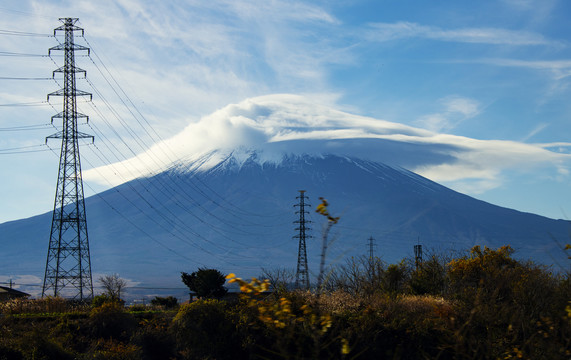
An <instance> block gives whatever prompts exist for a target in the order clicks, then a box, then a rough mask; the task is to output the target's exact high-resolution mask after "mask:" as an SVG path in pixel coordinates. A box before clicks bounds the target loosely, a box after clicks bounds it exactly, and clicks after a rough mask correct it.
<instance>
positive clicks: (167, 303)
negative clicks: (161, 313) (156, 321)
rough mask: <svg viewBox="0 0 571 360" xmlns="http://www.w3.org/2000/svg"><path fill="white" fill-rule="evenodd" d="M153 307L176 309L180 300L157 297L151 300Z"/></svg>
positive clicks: (172, 297)
mask: <svg viewBox="0 0 571 360" xmlns="http://www.w3.org/2000/svg"><path fill="white" fill-rule="evenodd" d="M151 305H153V306H160V307H162V308H164V309H174V308H176V307H177V306H178V300H177V298H175V297H174V296H167V297H160V296H156V297H155V298H154V299H153V300H151Z"/></svg>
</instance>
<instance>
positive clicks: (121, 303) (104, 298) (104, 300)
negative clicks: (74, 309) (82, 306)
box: [91, 294, 125, 307]
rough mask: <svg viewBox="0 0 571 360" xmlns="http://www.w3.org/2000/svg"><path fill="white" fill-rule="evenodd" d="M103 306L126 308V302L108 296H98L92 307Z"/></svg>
mask: <svg viewBox="0 0 571 360" xmlns="http://www.w3.org/2000/svg"><path fill="white" fill-rule="evenodd" d="M103 304H117V305H118V306H124V305H125V301H124V300H121V299H119V298H117V297H114V296H110V295H108V294H101V295H97V296H95V297H94V298H93V300H92V301H91V306H93V307H100V306H101V305H103Z"/></svg>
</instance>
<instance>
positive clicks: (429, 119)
mask: <svg viewBox="0 0 571 360" xmlns="http://www.w3.org/2000/svg"><path fill="white" fill-rule="evenodd" d="M438 102H439V103H440V104H441V105H442V107H443V110H442V111H441V112H438V113H433V114H429V115H424V116H422V117H420V118H419V119H418V120H417V121H416V124H417V125H418V126H420V127H422V128H425V129H428V130H431V131H435V132H449V131H451V130H452V129H454V128H455V127H456V126H458V125H459V124H460V123H461V122H462V121H464V120H466V119H470V118H473V117H475V116H477V115H478V114H479V113H480V103H479V102H478V101H476V100H474V99H470V98H466V97H461V96H447V97H445V98H442V99H440V100H439V101H438Z"/></svg>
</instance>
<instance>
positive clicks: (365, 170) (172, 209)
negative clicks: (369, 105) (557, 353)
mask: <svg viewBox="0 0 571 360" xmlns="http://www.w3.org/2000/svg"><path fill="white" fill-rule="evenodd" d="M221 156H222V155H221V154H220V153H211V154H209V155H208V156H205V157H203V158H201V159H199V160H198V161H196V162H191V163H188V162H187V163H179V164H178V165H176V166H173V167H172V168H171V169H169V170H168V171H165V172H162V173H160V174H157V175H155V176H151V177H147V178H140V179H136V180H132V181H130V182H127V183H124V184H122V185H119V186H118V187H116V188H113V189H110V190H108V191H106V192H104V193H102V194H99V195H97V196H92V197H90V198H88V199H87V200H86V207H87V213H88V229H89V236H90V238H89V239H90V244H91V254H92V255H91V256H92V267H93V272H94V273H95V274H102V273H115V272H116V273H119V274H120V275H121V276H123V277H125V278H127V279H129V280H130V281H133V282H136V283H139V284H142V285H146V286H154V287H164V286H167V287H168V286H170V287H173V286H175V287H176V286H180V278H179V275H180V272H181V271H187V272H188V271H194V270H196V269H197V268H198V267H204V266H206V267H213V268H218V269H220V270H222V271H224V272H234V273H236V274H239V275H241V276H257V275H259V274H260V273H261V268H266V269H275V268H281V267H286V268H295V266H296V261H297V250H298V243H297V240H296V239H293V238H292V237H293V236H294V235H296V231H295V230H294V229H295V227H296V226H297V225H296V224H294V223H293V221H295V220H297V219H298V217H297V215H296V214H295V211H296V210H297V209H296V208H294V206H293V205H294V204H297V203H298V201H299V200H296V196H299V193H298V190H305V191H306V195H307V196H308V197H309V199H308V201H307V203H309V204H311V205H312V207H308V208H307V210H308V211H309V214H308V215H307V217H306V218H307V219H308V220H310V221H312V223H311V224H308V226H309V227H311V228H312V230H310V231H309V232H308V235H312V236H313V238H308V239H307V249H308V258H309V264H310V269H311V270H312V271H316V269H317V265H318V256H319V248H320V242H321V240H320V236H321V229H322V226H323V224H324V223H325V221H326V219H325V218H324V217H322V216H320V215H318V214H316V213H315V212H314V211H313V210H314V208H315V206H316V205H318V203H319V200H318V197H320V196H323V197H325V198H327V200H328V201H329V203H330V209H329V210H330V212H331V214H332V215H334V216H340V218H341V219H340V221H339V223H338V224H337V225H335V226H334V227H333V231H332V234H331V239H332V241H333V242H332V244H331V246H330V247H329V249H330V251H329V253H328V257H327V259H328V260H327V262H328V264H340V263H343V262H344V261H345V259H346V258H348V257H351V256H359V255H365V254H367V252H368V245H367V239H368V238H369V237H370V236H372V237H373V238H374V239H375V244H376V247H375V254H376V255H378V256H380V257H382V258H383V259H384V260H385V261H388V262H394V261H398V260H400V259H402V258H404V257H411V256H412V255H413V246H414V245H416V244H418V243H420V244H422V245H424V249H426V250H429V249H432V250H434V251H448V250H466V249H469V248H470V247H471V246H473V245H476V244H478V245H488V246H492V247H498V246H501V245H507V244H510V245H511V246H512V247H514V248H515V249H516V250H517V255H518V256H520V257H524V258H528V257H531V258H533V259H535V260H536V261H540V262H543V263H548V264H553V263H555V264H558V263H561V264H565V263H564V254H563V252H562V251H561V250H560V248H559V245H558V241H559V244H561V243H563V242H564V241H566V237H567V236H568V234H569V229H570V223H569V222H568V221H562V220H553V219H549V218H545V217H541V216H537V215H533V214H527V213H521V212H518V211H514V210H510V209H506V208H501V207H498V206H494V205H491V204H488V203H485V202H483V201H479V200H475V199H473V198H471V197H468V196H466V195H463V194H460V193H457V192H455V191H452V190H450V189H448V188H446V187H443V186H441V185H438V184H437V183H434V182H432V181H430V180H427V179H426V178H423V177H421V176H419V175H416V174H414V173H412V172H410V171H408V170H404V169H402V168H394V167H390V166H387V165H383V164H381V163H377V162H373V161H368V160H361V159H357V158H351V157H340V156H336V155H323V156H309V155H306V156H296V155H290V156H285V157H284V158H283V159H282V160H281V161H280V162H278V163H276V162H265V163H264V162H260V161H259V154H258V153H256V152H251V153H249V154H245V153H240V154H225V157H224V158H223V159H222V160H221V161H220V162H218V163H217V164H216V165H215V166H210V165H209V166H208V169H206V170H204V169H202V168H201V166H203V165H204V164H210V162H211V160H212V159H213V158H219V157H221ZM50 221H51V214H49V213H48V214H43V215H39V216H36V217H32V218H29V219H23V220H19V221H14V222H8V223H4V224H0V233H1V234H2V244H3V251H2V252H1V255H0V256H1V259H0V262H1V263H2V264H3V265H2V268H3V272H4V274H6V275H28V276H35V277H37V278H42V276H43V270H44V266H45V255H46V252H47V244H48V234H49V226H50ZM6 272H8V273H6ZM151 291H152V290H151Z"/></svg>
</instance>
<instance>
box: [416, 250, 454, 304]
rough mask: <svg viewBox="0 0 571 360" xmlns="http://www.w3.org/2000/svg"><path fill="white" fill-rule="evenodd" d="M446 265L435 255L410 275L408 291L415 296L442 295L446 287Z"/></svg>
mask: <svg viewBox="0 0 571 360" xmlns="http://www.w3.org/2000/svg"><path fill="white" fill-rule="evenodd" d="M446 282H447V279H446V265H445V263H444V261H443V260H441V258H439V257H438V256H437V255H431V256H430V257H429V259H428V260H426V261H424V262H422V263H421V264H419V265H418V267H417V269H415V270H414V271H412V273H411V274H410V280H409V286H410V291H411V292H412V293H413V294H415V295H425V294H430V295H442V294H443V293H444V290H445V287H446Z"/></svg>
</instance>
